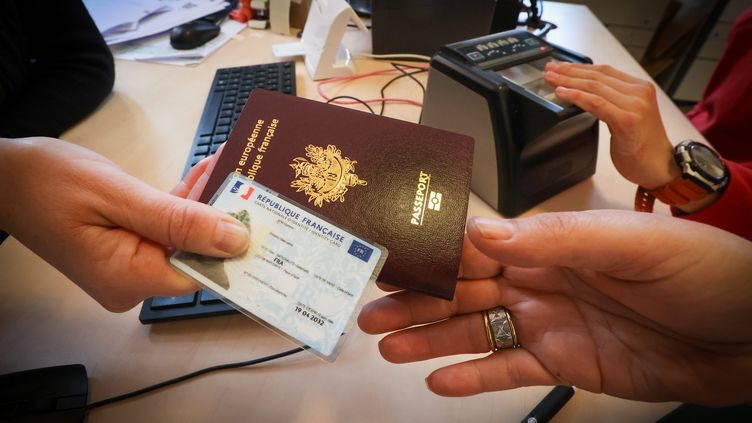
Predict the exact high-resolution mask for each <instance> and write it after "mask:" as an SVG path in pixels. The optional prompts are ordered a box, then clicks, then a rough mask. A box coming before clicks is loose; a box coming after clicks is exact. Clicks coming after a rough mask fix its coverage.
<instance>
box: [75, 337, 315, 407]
mask: <svg viewBox="0 0 752 423" xmlns="http://www.w3.org/2000/svg"><path fill="white" fill-rule="evenodd" d="M308 348H310V347H309V346H307V345H306V346H303V347H298V348H294V349H291V350H287V351H283V352H281V353H278V354H273V355H268V356H266V357H261V358H255V359H253V360H247V361H239V362H236V363H226V364H219V365H216V366H211V367H207V368H205V369H201V370H196V371H195V372H192V373H188V374H185V375H183V376H178V377H176V378H173V379H169V380H165V381H163V382H159V383H157V384H154V385H151V386H147V387H145V388H141V389H138V390H136V391H132V392H128V393H125V394H122V395H117V396H114V397H110V398H107V399H103V400H101V401H97V402H93V403H91V404H89V405H87V406H86V410H87V411H89V410H93V409H95V408H99V407H102V406H105V405H108V404H112V403H114V402H118V401H123V400H126V399H129V398H133V397H137V396H139V395H143V394H146V393H148V392H151V391H155V390H157V389H161V388H164V387H166V386H170V385H174V384H176V383H180V382H183V381H186V380H188V379H192V378H194V377H196V376H201V375H203V374H206V373H210V372H216V371H218V370H226V369H237V368H239V367H247V366H253V365H256V364H261V363H266V362H267V361H272V360H276V359H278V358H282V357H287V356H289V355H293V354H297V353H299V352H301V351H305V350H307V349H308Z"/></svg>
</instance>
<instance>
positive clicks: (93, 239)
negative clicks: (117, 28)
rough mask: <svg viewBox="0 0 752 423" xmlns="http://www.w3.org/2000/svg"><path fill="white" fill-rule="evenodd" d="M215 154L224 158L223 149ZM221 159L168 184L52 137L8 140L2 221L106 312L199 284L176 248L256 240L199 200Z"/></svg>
mask: <svg viewBox="0 0 752 423" xmlns="http://www.w3.org/2000/svg"><path fill="white" fill-rule="evenodd" d="M215 157H216V156H215ZM213 162H214V159H213V158H208V159H205V160H204V161H203V162H201V163H199V164H198V165H196V166H195V167H194V168H193V169H192V170H191V172H189V174H188V175H187V176H186V178H185V180H184V181H183V182H181V183H180V184H179V185H178V186H177V187H175V189H174V190H173V191H172V194H173V195H170V194H167V193H163V192H160V191H158V190H156V189H154V188H152V187H150V186H148V185H146V184H145V183H143V182H141V181H139V180H138V179H136V178H134V177H133V176H130V175H128V174H126V173H125V172H123V171H122V170H121V169H119V168H118V167H117V166H116V165H115V164H114V163H112V162H111V161H109V160H107V159H106V158H104V157H102V156H100V155H99V154H96V153H94V152H92V151H89V150H86V149H84V148H81V147H78V146H76V145H73V144H70V143H67V142H64V141H61V140H56V139H51V138H41V137H40V138H25V139H3V140H0V181H2V184H0V228H2V229H3V230H5V231H7V232H8V233H10V234H11V235H12V236H13V237H15V238H16V239H18V240H19V241H20V242H21V243H23V244H24V245H26V246H27V247H28V248H29V249H31V250H32V251H34V252H35V253H36V254H38V255H39V256H40V257H42V258H43V259H44V260H46V261H47V262H49V263H50V264H52V265H53V266H54V267H56V268H57V269H58V270H60V271H61V272H62V273H63V274H65V275H66V276H67V277H68V278H70V279H71V280H72V281H74V282H75V283H76V284H78V285H79V286H80V287H81V288H82V289H83V290H84V291H86V292H87V293H88V294H89V295H91V296H92V297H93V298H94V299H95V300H97V301H98V302H99V303H100V304H101V305H102V306H104V307H105V308H106V309H107V310H110V311H114V312H122V311H126V310H129V309H130V308H132V307H134V306H135V305H136V304H138V303H139V302H140V301H142V300H143V299H144V298H147V297H151V296H154V295H160V296H176V295H182V294H186V293H189V292H192V291H195V290H197V289H198V286H197V285H195V284H194V283H193V282H192V281H190V280H188V279H187V278H186V277H184V276H182V275H181V274H179V273H178V272H177V271H175V270H174V269H173V268H172V267H171V266H170V265H169V263H168V261H167V255H168V251H169V250H170V249H173V248H175V249H181V250H188V251H192V252H196V253H200V254H206V255H211V256H215V257H230V256H234V255H237V254H240V253H242V252H243V251H245V249H246V248H247V247H248V242H249V236H248V232H247V229H246V228H245V226H243V225H242V224H241V223H240V222H237V221H236V220H235V219H233V218H232V217H230V216H228V215H226V214H224V213H222V212H220V211H218V210H216V209H214V208H212V207H210V206H208V205H206V204H201V203H198V202H195V201H189V200H186V199H184V198H180V197H191V198H197V197H198V194H199V193H200V192H201V190H202V189H203V185H202V184H205V183H206V180H207V179H208V175H207V174H206V172H210V171H211V166H212V164H213Z"/></svg>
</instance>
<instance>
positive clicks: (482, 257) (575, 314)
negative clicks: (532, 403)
mask: <svg viewBox="0 0 752 423" xmlns="http://www.w3.org/2000/svg"><path fill="white" fill-rule="evenodd" d="M461 272H462V275H461V276H462V278H463V279H461V280H460V281H459V282H458V285H457V291H456V294H455V298H454V300H453V301H451V302H449V301H445V300H442V299H438V298H434V297H429V296H425V295H422V294H418V293H414V292H407V291H403V292H396V293H392V294H389V295H388V296H386V297H383V298H381V299H378V300H376V301H374V302H372V303H370V304H368V305H367V306H366V307H364V309H363V311H362V313H361V314H360V316H359V319H358V323H359V325H360V327H361V328H362V329H363V330H364V331H365V332H367V333H372V334H377V333H386V332H392V331H396V332H394V333H391V334H389V335H387V336H386V337H384V338H383V339H382V340H381V341H380V343H379V348H380V351H381V354H382V355H383V356H384V358H386V359H387V360H389V361H392V362H395V363H407V362H412V361H419V360H427V359H431V358H435V357H441V356H448V355H455V354H467V353H476V354H481V353H488V352H489V351H490V347H489V345H488V341H487V338H486V335H485V327H484V322H483V317H482V314H481V313H482V312H483V311H484V310H487V309H490V308H493V307H495V306H498V305H502V306H505V307H507V308H508V309H509V310H510V312H511V314H512V317H513V320H514V323H515V327H516V329H517V334H518V338H519V343H520V344H521V347H520V348H517V349H503V350H500V351H497V352H495V353H491V354H487V355H486V356H484V357H482V358H478V359H475V360H470V361H466V362H461V363H458V364H454V365H450V366H447V367H444V368H440V369H438V370H436V371H434V372H433V373H432V374H431V375H430V376H428V378H427V383H428V386H429V388H430V389H431V390H432V391H433V392H435V393H437V394H440V395H447V396H463V395H473V394H477V393H480V392H485V391H495V390H503V389H511V388H517V387H521V386H528V385H555V384H565V385H574V386H577V387H580V388H583V389H586V390H589V391H593V392H605V393H607V394H610V395H615V396H619V397H624V398H630V399H637V400H646V401H665V400H680V401H687V402H693V403H701V404H709V405H725V404H736V403H741V402H749V401H750V400H752V388H750V386H749V383H748V381H749V379H750V377H751V376H752V327H751V326H750V325H749V318H750V317H752V316H751V315H750V310H752V290H750V289H749V281H750V278H751V277H752V243H750V242H748V241H745V240H744V239H742V238H739V237H737V236H735V235H732V234H729V233H726V232H723V231H721V230H719V229H716V228H713V227H710V226H706V225H703V224H699V223H695V222H689V221H684V220H680V219H672V218H669V217H665V216H659V215H652V214H645V213H633V212H622V211H593V212H581V213H551V214H544V215H539V216H536V217H532V218H523V219H513V220H491V219H484V218H473V219H470V221H469V222H468V229H467V240H466V243H465V248H464V250H463V259H462V270H461Z"/></svg>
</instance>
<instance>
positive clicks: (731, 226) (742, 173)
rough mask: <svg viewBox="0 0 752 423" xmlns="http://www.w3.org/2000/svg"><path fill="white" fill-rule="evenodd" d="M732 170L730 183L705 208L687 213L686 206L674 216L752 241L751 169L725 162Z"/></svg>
mask: <svg viewBox="0 0 752 423" xmlns="http://www.w3.org/2000/svg"><path fill="white" fill-rule="evenodd" d="M726 166H727V167H728V169H729V183H728V185H727V186H726V189H725V190H724V191H723V192H721V193H716V194H715V200H714V201H711V202H710V204H707V205H706V206H705V207H703V208H699V209H697V210H696V211H695V212H692V213H689V214H687V213H686V211H685V208H684V207H682V209H681V210H680V209H678V208H673V209H672V212H673V214H674V215H675V216H679V217H682V218H684V219H687V220H693V221H696V222H702V223H707V224H709V225H713V226H716V227H718V228H720V229H723V230H725V231H728V232H732V233H734V234H737V235H739V236H741V237H743V238H746V239H748V240H751V241H752V220H750V218H749V211H750V210H752V169H750V168H747V167H744V166H742V165H740V164H739V163H734V162H728V161H727V162H726Z"/></svg>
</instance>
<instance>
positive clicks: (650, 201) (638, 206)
mask: <svg viewBox="0 0 752 423" xmlns="http://www.w3.org/2000/svg"><path fill="white" fill-rule="evenodd" d="M654 205H655V197H654V196H653V194H651V193H650V192H649V191H648V190H646V189H645V188H643V187H642V186H638V187H637V193H635V199H634V209H635V210H636V211H638V212H646V213H652V212H653V206H654Z"/></svg>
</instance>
